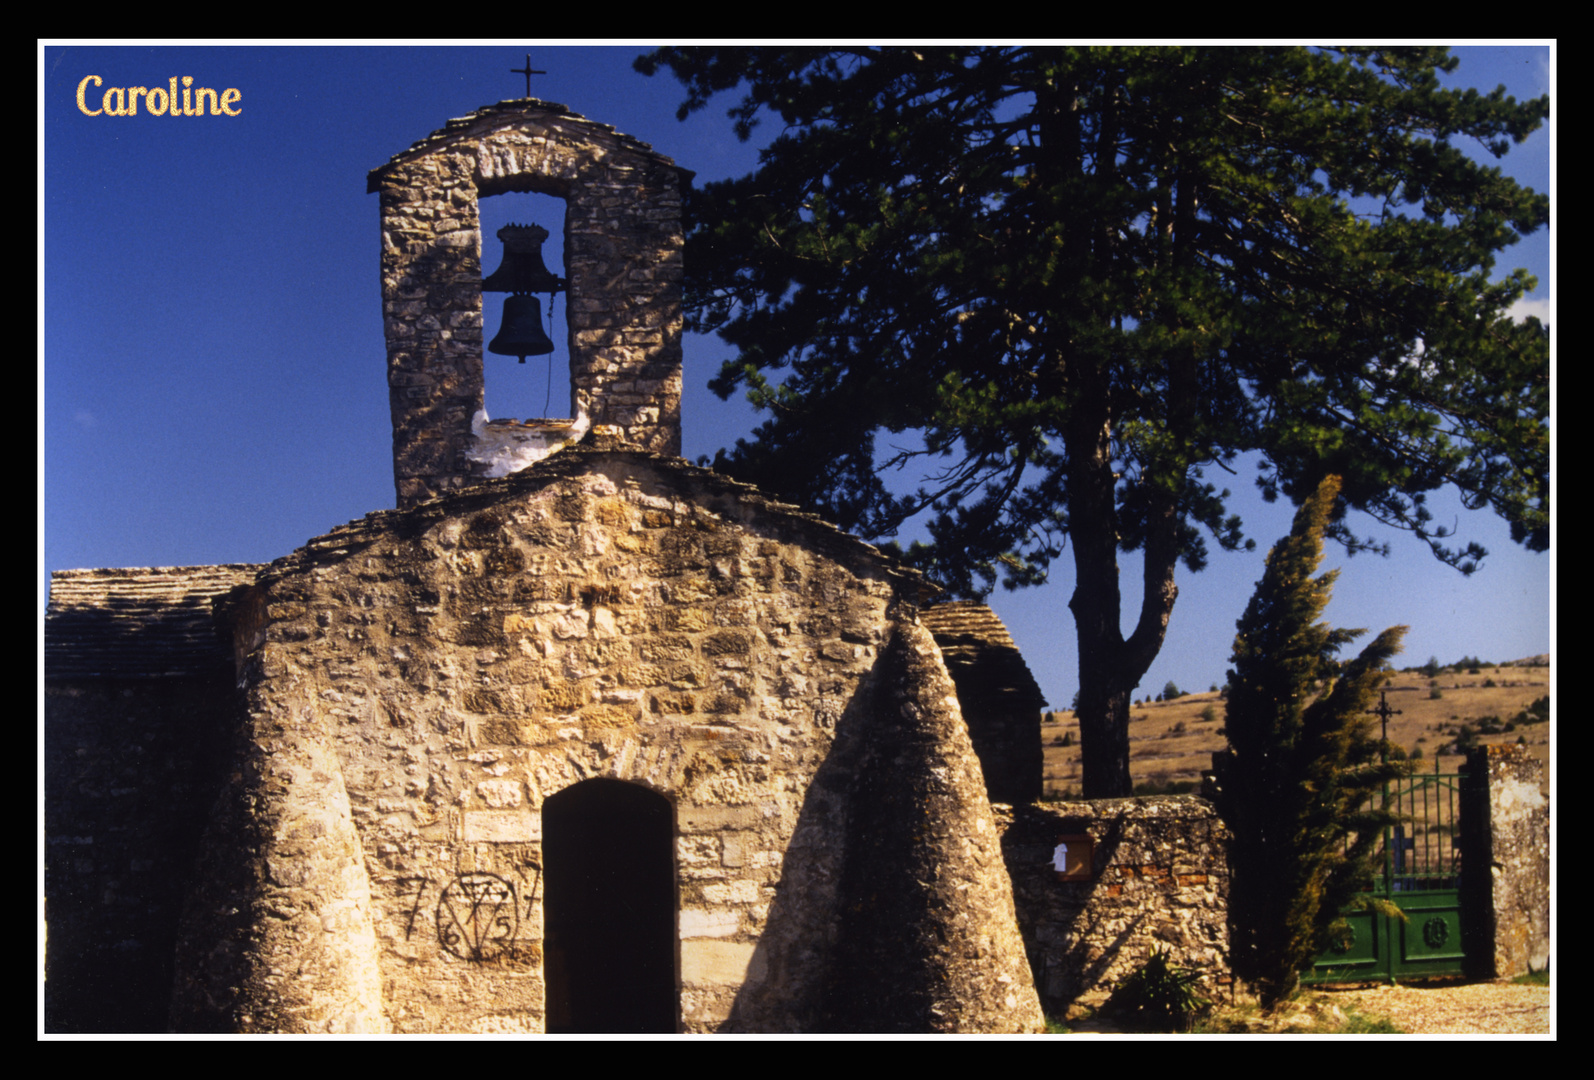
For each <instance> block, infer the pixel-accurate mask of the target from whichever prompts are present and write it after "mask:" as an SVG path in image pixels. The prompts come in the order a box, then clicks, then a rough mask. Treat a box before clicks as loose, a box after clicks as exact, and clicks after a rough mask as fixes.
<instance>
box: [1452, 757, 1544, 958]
mask: <svg viewBox="0 0 1594 1080" xmlns="http://www.w3.org/2000/svg"><path fill="white" fill-rule="evenodd" d="M1543 777H1544V766H1542V765H1541V764H1539V761H1538V759H1537V758H1535V757H1534V756H1533V754H1532V752H1531V751H1529V750H1528V749H1527V747H1524V746H1480V747H1477V748H1476V749H1473V750H1471V751H1469V752H1468V754H1467V775H1466V787H1465V788H1464V789H1463V790H1464V792H1465V794H1464V796H1463V797H1464V800H1465V801H1464V803H1463V807H1462V815H1463V818H1462V824H1461V838H1462V844H1463V847H1462V853H1463V854H1462V871H1461V876H1462V881H1461V889H1462V905H1463V907H1462V910H1463V912H1466V913H1467V923H1466V931H1467V933H1468V941H1467V962H1468V966H1469V967H1471V968H1472V969H1473V970H1472V972H1471V974H1474V975H1477V976H1480V977H1485V978H1510V977H1514V976H1517V975H1525V974H1527V972H1528V970H1529V969H1530V968H1531V969H1533V970H1535V971H1543V970H1544V969H1545V968H1546V967H1547V966H1548V965H1549V962H1550V801H1549V799H1548V798H1546V797H1545V796H1544V795H1543V794H1542V793H1541V791H1540V786H1541V784H1542V782H1543Z"/></svg>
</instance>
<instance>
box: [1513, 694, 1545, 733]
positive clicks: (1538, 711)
mask: <svg viewBox="0 0 1594 1080" xmlns="http://www.w3.org/2000/svg"><path fill="white" fill-rule="evenodd" d="M1549 718H1550V695H1549V694H1545V695H1544V696H1543V697H1541V698H1539V699H1538V700H1537V701H1535V702H1533V704H1531V705H1529V706H1528V707H1527V708H1525V709H1523V710H1522V711H1521V712H1519V713H1517V714H1516V715H1515V716H1513V717H1512V718H1511V719H1512V720H1513V721H1514V722H1516V723H1518V724H1522V725H1524V726H1526V725H1528V724H1542V723H1544V722H1545V721H1546V720H1548V719H1549Z"/></svg>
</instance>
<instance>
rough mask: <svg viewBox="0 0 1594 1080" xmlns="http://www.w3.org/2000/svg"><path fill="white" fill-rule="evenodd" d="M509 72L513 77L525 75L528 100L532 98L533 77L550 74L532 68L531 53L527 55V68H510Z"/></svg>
mask: <svg viewBox="0 0 1594 1080" xmlns="http://www.w3.org/2000/svg"><path fill="white" fill-rule="evenodd" d="M509 71H510V74H512V75H524V76H525V77H526V96H527V97H528V98H529V97H531V77H532V76H533V75H546V74H548V73H547V72H546V71H538V70H537V69H536V68H534V67H532V66H531V54H530V53H527V54H526V66H525V67H523V68H510V69H509Z"/></svg>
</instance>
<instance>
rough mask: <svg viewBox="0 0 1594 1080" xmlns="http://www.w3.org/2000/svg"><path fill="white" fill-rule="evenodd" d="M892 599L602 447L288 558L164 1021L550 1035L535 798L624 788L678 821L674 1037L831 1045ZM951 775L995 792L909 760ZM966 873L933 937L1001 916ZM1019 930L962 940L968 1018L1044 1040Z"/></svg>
mask: <svg viewBox="0 0 1594 1080" xmlns="http://www.w3.org/2000/svg"><path fill="white" fill-rule="evenodd" d="M896 591H897V587H896V585H895V583H894V579H893V571H892V570H891V569H890V567H889V564H888V563H887V562H886V561H885V560H884V559H883V558H882V557H881V556H879V554H878V553H876V552H874V550H873V549H872V548H868V547H867V546H866V545H863V544H861V543H859V542H857V541H855V540H852V539H850V538H848V537H845V536H843V535H842V534H840V533H839V532H837V531H836V530H835V529H833V528H831V527H830V526H827V525H824V524H823V523H821V522H818V521H817V519H811V518H806V517H804V516H801V515H797V514H795V513H792V512H791V511H790V510H789V508H781V507H779V506H778V504H771V503H768V502H767V501H766V500H762V499H761V498H759V497H757V496H756V495H755V494H753V493H752V492H751V489H748V488H745V487H744V486H742V485H735V484H733V483H731V482H729V481H725V480H723V479H720V478H717V477H715V476H714V475H713V474H710V473H707V472H704V471H702V470H697V469H693V468H691V467H690V466H686V465H685V464H684V463H680V462H675V461H669V460H666V459H662V458H658V457H654V456H651V455H642V454H635V453H607V452H601V451H594V450H591V449H587V448H585V447H575V448H571V449H568V450H566V451H563V452H561V453H560V454H558V455H555V456H554V457H552V458H549V459H547V460H546V461H544V462H542V463H541V464H540V465H538V466H536V467H534V468H533V469H531V470H528V471H527V472H523V473H518V474H515V475H514V476H511V477H508V478H506V479H503V480H499V481H493V482H491V483H489V484H484V485H481V486H479V487H475V488H470V489H467V490H465V491H464V492H461V493H460V494H458V495H455V496H452V497H450V498H448V499H445V500H439V501H436V502H431V503H427V504H425V505H424V506H420V507H416V508H414V509H412V510H409V511H388V512H384V513H380V514H373V515H371V516H369V517H368V518H367V519H365V520H364V521H363V522H356V523H354V524H353V525H351V526H348V527H346V528H345V529H341V530H338V531H336V532H334V533H333V534H331V535H329V536H327V537H324V538H321V539H320V540H317V541H314V542H312V544H311V545H309V546H308V547H307V548H305V549H302V550H301V551H300V552H298V553H296V554H295V555H294V556H291V557H289V558H288V559H284V560H279V562H278V563H277V564H274V565H273V567H272V568H270V569H268V570H267V571H266V572H265V573H264V574H263V575H262V577H261V583H260V587H259V588H258V589H255V590H252V591H248V592H243V593H240V594H238V595H237V596H236V597H235V599H234V601H233V604H234V608H235V614H237V615H239V616H241V617H240V623H239V624H240V625H243V626H256V627H257V630H256V632H255V634H254V636H253V637H252V638H251V640H249V641H248V642H245V643H244V651H245V652H246V653H247V662H246V669H245V676H246V679H247V683H248V711H249V715H248V726H249V743H248V750H247V753H246V755H245V757H244V760H242V761H241V762H240V765H239V767H238V768H237V769H236V770H235V772H234V774H233V775H234V778H233V785H232V787H231V788H230V789H229V794H228V796H227V798H225V799H224V806H223V809H222V811H221V812H220V814H219V816H218V818H217V824H216V825H215V827H214V831H213V842H211V843H210V844H209V846H208V848H207V856H206V858H207V863H206V868H205V871H204V880H205V883H206V884H205V885H204V887H203V888H202V889H201V890H200V893H199V894H197V895H196V897H195V900H194V902H193V903H192V904H191V906H190V917H189V919H188V921H187V923H186V924H185V930H184V935H183V942H182V946H181V951H180V957H179V967H180V971H179V988H178V994H177V1002H176V1004H175V1006H174V1023H175V1025H176V1027H177V1029H178V1030H213V1029H214V1030H245V1031H249V1030H253V1031H305V1032H309V1031H388V1030H391V1031H393V1032H444V1031H448V1032H535V1031H541V1030H543V1028H544V1025H545V1022H546V1019H547V1015H546V1005H545V989H546V987H545V979H546V977H547V974H548V973H547V972H546V970H545V967H544V962H543V948H542V939H543V936H544V935H543V912H542V895H543V894H542V891H541V890H540V889H539V886H538V881H539V878H540V875H541V872H542V866H543V863H542V860H543V856H542V814H541V808H542V805H543V802H544V800H546V799H547V798H548V797H549V796H551V795H553V794H555V793H557V792H559V791H561V790H563V789H565V788H567V787H569V786H571V785H573V784H575V783H577V782H579V781H582V780H585V779H588V778H594V777H606V778H613V779H619V780H625V781H628V782H631V783H635V784H640V785H643V786H645V787H648V788H651V789H653V790H655V791H658V792H660V793H662V794H664V795H665V796H666V797H667V798H668V799H669V800H670V802H671V804H672V807H673V814H674V819H675V820H674V828H675V852H674V855H675V865H676V881H677V888H678V922H677V925H678V934H679V943H678V953H677V955H678V978H679V982H678V985H679V995H680V997H679V1005H680V1017H679V1027H680V1029H681V1030H684V1031H714V1030H759V1031H803V1030H823V1029H824V1028H823V1024H824V1023H825V1018H826V1016H827V1015H829V1012H828V1007H827V994H829V993H830V991H831V987H832V982H833V971H834V953H833V943H834V942H835V941H836V940H838V938H840V937H845V936H846V917H847V912H846V911H845V910H844V904H843V898H842V897H841V896H840V894H839V891H838V890H839V888H840V883H841V882H842V881H843V880H844V879H847V877H848V875H849V874H850V873H851V871H849V869H848V867H849V865H850V864H849V861H848V860H849V845H850V844H852V843H854V840H853V835H854V834H853V831H852V830H853V829H854V827H855V825H856V822H854V821H853V820H852V815H853V804H854V803H855V801H856V798H855V791H856V788H857V785H858V783H859V782H860V781H859V777H858V774H857V768H856V763H857V762H858V761H859V760H861V758H860V757H859V754H860V753H861V752H862V751H861V749H856V748H862V747H866V746H869V745H872V743H871V737H870V736H869V734H868V732H869V731H870V729H871V727H872V726H874V725H876V723H877V721H876V720H875V719H874V717H875V715H876V713H877V711H878V706H877V698H878V696H879V693H880V690H879V686H878V683H879V680H880V675H879V674H878V672H877V668H878V666H879V664H880V657H881V653H882V649H883V648H884V646H885V645H886V644H887V642H888V640H890V637H891V627H892V626H893V620H894V618H896V616H894V614H893V611H894V610H895V606H896V605H897V604H898V601H897V600H896ZM251 613H253V614H251ZM923 640H924V642H928V637H927V636H926V637H924V639H923ZM930 653H931V655H935V654H934V650H933V648H932V649H931V650H930ZM935 666H936V667H939V659H938V656H937V658H936V665H935ZM941 677H942V679H943V680H945V678H946V676H945V673H944V669H943V670H942V672H941ZM946 685H947V687H949V686H950V684H949V683H947V684H946ZM943 689H945V688H943ZM943 696H945V695H943ZM943 707H944V708H948V709H950V710H952V715H953V716H955V715H956V700H955V697H952V698H948V700H947V701H946V702H944V703H943ZM966 745H967V743H966V736H965V737H964V743H963V746H964V747H965V748H966ZM849 746H852V747H854V748H855V749H854V750H852V751H849V750H848V749H847V747H849ZM947 755H950V756H947ZM849 763H851V764H849ZM971 763H972V764H971ZM954 765H955V766H956V767H957V768H958V769H963V770H968V769H972V773H973V776H974V777H976V787H975V789H974V790H975V791H976V792H977V790H978V786H977V785H978V781H977V777H978V772H979V770H978V764H977V762H975V761H974V759H973V756H972V752H971V751H967V750H966V749H965V750H958V749H956V748H954V749H952V750H948V751H945V752H944V754H943V757H942V758H941V759H937V760H931V761H926V762H921V763H920V764H919V765H917V766H913V767H912V768H916V769H918V770H919V771H921V772H924V773H925V774H926V776H927V777H929V779H927V780H926V783H927V784H928V783H930V781H931V779H933V777H930V774H931V773H932V772H933V770H935V769H937V768H939V769H941V770H942V771H943V772H944V771H945V770H946V769H947V768H948V767H950V766H954ZM898 767H899V769H901V770H903V771H904V772H906V771H909V769H910V767H909V766H898ZM915 775H917V774H915ZM932 786H933V785H932ZM340 792H342V793H345V794H342V795H340V794H339V793H340ZM979 803H980V804H981V805H983V800H979ZM982 812H983V811H982ZM976 816H978V815H976ZM964 829H966V830H967V831H968V832H970V833H974V832H977V831H978V825H977V823H976V822H975V821H974V820H973V819H972V818H971V819H970V820H969V821H968V822H966V823H964V825H963V826H960V831H963V830H964ZM987 834H988V835H990V836H992V837H993V838H994V835H995V833H994V824H988V825H987ZM959 843H962V841H959ZM971 858H972V861H968V860H965V861H963V862H956V861H943V862H942V863H941V864H940V865H942V866H943V872H944V873H945V874H946V878H947V879H946V883H945V887H946V889H947V890H948V891H947V898H948V900H949V902H950V904H951V906H950V907H947V908H944V909H939V914H933V917H932V919H931V921H932V922H934V921H935V920H936V919H940V920H941V921H942V922H943V923H945V928H944V929H946V932H940V931H934V930H933V928H932V929H930V930H926V931H925V933H926V934H928V935H929V936H931V937H934V938H936V939H937V940H942V941H945V940H949V935H950V939H952V940H955V939H956V935H951V934H950V929H949V928H950V927H951V926H952V925H953V924H957V923H960V922H961V923H969V922H970V920H971V919H973V918H975V916H971V915H970V914H969V913H970V912H971V911H973V910H975V909H974V908H971V907H969V906H968V905H969V904H970V903H974V904H985V905H987V906H989V907H991V909H992V910H1000V908H1001V907H1002V905H1003V903H1004V901H1003V899H1002V898H1003V897H1004V896H1005V897H1006V900H1005V903H1006V904H1007V905H1008V910H1010V905H1011V895H1010V893H1008V892H1007V887H1006V882H1005V879H1002V878H1001V875H1000V865H999V864H995V867H994V873H993V872H992V870H991V868H989V867H982V866H981V865H980V864H979V863H980V861H979V859H978V858H977V857H971ZM470 890H476V893H472V894H471V895H477V894H480V896H482V897H487V898H488V899H489V900H490V902H491V904H492V905H496V906H494V907H493V908H492V910H494V911H495V912H498V916H497V917H496V918H497V919H501V921H495V923H494V925H495V926H496V927H497V929H496V930H494V931H493V932H492V934H491V935H489V936H487V937H484V938H482V940H480V941H479V942H477V945H478V946H479V947H478V948H477V949H476V951H475V952H474V953H473V952H472V951H471V949H462V948H461V946H460V943H459V937H460V933H461V927H460V925H456V924H454V923H451V922H450V921H449V919H450V918H451V916H450V915H449V911H450V910H457V907H456V908H454V909H451V908H450V904H451V903H452V904H456V905H457V903H458V901H459V898H460V896H462V895H464V894H465V893H468V892H470ZM450 896H452V897H453V900H452V901H449V899H448V898H449V897H450ZM987 898H989V899H987ZM445 901H447V902H445ZM483 902H484V903H486V902H487V901H486V900H484V901H483ZM981 910H983V909H981ZM978 921H979V922H985V921H988V919H987V917H986V916H985V915H984V914H981V915H979V916H978ZM1008 925H1009V926H1011V925H1012V924H1011V922H1009V924H1008ZM475 932H476V931H474V930H473V931H470V933H475ZM466 936H467V937H469V933H467V934H466ZM473 940H474V939H473ZM993 941H994V942H995V944H993ZM1001 942H1002V939H1001V936H1000V934H999V933H992V934H986V935H984V936H982V937H980V938H979V939H978V940H974V939H971V940H970V941H969V942H967V943H964V944H958V945H956V946H954V947H951V954H952V955H951V957H950V960H951V961H952V962H954V969H956V963H961V962H962V961H960V960H958V957H959V956H962V955H963V954H964V953H966V952H968V951H969V950H975V951H978V950H979V949H981V948H983V949H985V950H986V951H987V954H988V956H987V960H988V964H989V966H990V968H991V969H992V970H993V971H994V974H993V975H992V976H991V982H990V983H989V984H988V985H986V984H979V983H977V980H976V981H974V982H971V981H969V980H968V979H967V978H965V979H963V985H964V986H966V987H975V989H972V990H969V991H968V992H967V993H966V994H965V995H964V997H965V999H967V998H968V997H969V996H971V995H972V996H973V997H978V998H980V999H981V1000H980V1001H979V1002H970V1003H969V1004H968V1005H967V1012H968V1015H969V1016H971V1017H978V1018H979V1022H980V1023H981V1024H983V1025H984V1027H983V1030H1025V1029H1033V1027H1034V1025H1035V1024H1036V1023H1038V1021H1039V1013H1038V1005H1037V1004H1036V1002H1035V998H1034V992H1033V989H1031V987H1030V983H1029V979H1028V977H1027V971H1025V970H1024V965H1023V962H1022V959H1021V953H1020V947H1019V944H1018V940H1017V935H1016V932H1014V935H1013V940H1012V942H1011V945H1010V947H1006V948H1004V947H1003V946H1002V943H1001ZM233 943H241V944H233ZM1004 965H1005V966H1004ZM1009 969H1011V970H1009ZM956 970H961V969H956ZM998 974H999V975H1005V976H1006V981H1005V982H1001V983H997V982H996V981H995V975H998ZM878 977H879V978H881V979H884V978H885V977H886V976H885V974H883V973H881V974H879V975H878ZM976 1006H977V1007H976Z"/></svg>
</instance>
